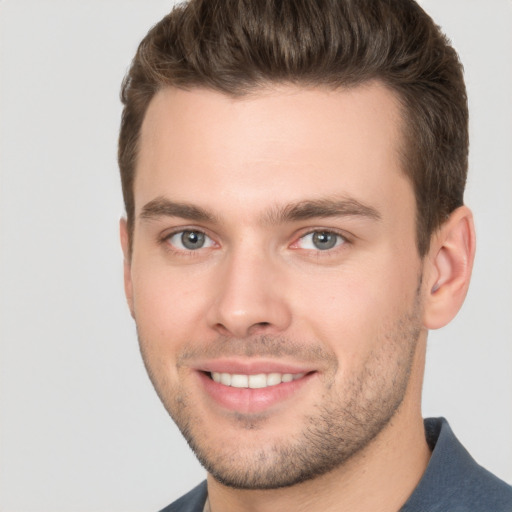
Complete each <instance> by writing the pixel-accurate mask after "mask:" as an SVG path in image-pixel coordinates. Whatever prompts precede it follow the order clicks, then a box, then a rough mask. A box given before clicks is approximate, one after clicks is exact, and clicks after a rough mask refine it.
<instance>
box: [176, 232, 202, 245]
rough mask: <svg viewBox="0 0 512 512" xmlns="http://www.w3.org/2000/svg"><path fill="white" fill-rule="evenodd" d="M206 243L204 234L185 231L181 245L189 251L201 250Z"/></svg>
mask: <svg viewBox="0 0 512 512" xmlns="http://www.w3.org/2000/svg"><path fill="white" fill-rule="evenodd" d="M204 241H205V240H204V233H201V232H200V231H183V233H182V235H181V243H182V244H183V246H184V247H186V248H187V249H200V248H201V247H202V246H203V245H204Z"/></svg>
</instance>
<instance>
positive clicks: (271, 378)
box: [267, 373, 281, 386]
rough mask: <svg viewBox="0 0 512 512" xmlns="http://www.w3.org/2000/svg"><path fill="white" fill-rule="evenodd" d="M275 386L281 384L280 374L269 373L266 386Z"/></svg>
mask: <svg viewBox="0 0 512 512" xmlns="http://www.w3.org/2000/svg"><path fill="white" fill-rule="evenodd" d="M277 384H281V374H280V373H269V374H268V375H267V386H276V385H277Z"/></svg>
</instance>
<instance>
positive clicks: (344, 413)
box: [139, 294, 421, 489]
mask: <svg viewBox="0 0 512 512" xmlns="http://www.w3.org/2000/svg"><path fill="white" fill-rule="evenodd" d="M418 297H419V294H418V295H417V296H416V300H415V301H414V304H413V306H412V307H411V311H409V312H407V313H404V314H403V315H402V316H400V317H399V318H398V319H396V320H395V322H394V324H393V325H389V326H388V328H387V329H386V331H385V332H383V333H382V334H381V335H380V336H379V338H380V339H379V340H378V343H376V344H375V349H374V350H373V351H372V352H370V354H369V355H368V357H367V358H366V361H364V364H363V365H362V366H361V367H360V368H359V370H358V372H356V373H355V374H352V375H349V376H347V377H346V378H345V379H344V380H343V382H342V384H343V385H342V387H339V385H338V386H337V376H338V360H337V358H336V356H335V354H334V353H333V352H332V351H330V350H329V349H327V348H325V347H323V346H322V345H321V344H319V343H318V342H311V343H298V342H296V341H294V340H290V339H286V338H284V337H276V336H268V335H267V336H258V337H254V338H251V339H250V340H249V339H244V340H239V339H233V338H224V339H223V340H219V341H218V342H213V343H209V344H202V345H201V344H197V343H196V344H194V343H192V342H191V343H190V344H188V345H187V347H186V348H185V349H184V350H183V351H182V352H181V354H180V356H179V357H178V362H177V366H178V368H180V367H185V366H186V364H187V362H188V361H190V360H193V359H194V358H195V357H197V356H201V357H203V358H205V359H209V358H212V359H213V358H215V357H235V356H244V357H249V358H250V357H270V358H274V359H279V358H280V357H284V356H287V357H288V358H294V359H295V360H297V361H301V362H311V363H314V364H315V365H316V366H315V367H321V368H324V369H325V370H324V371H322V372H321V378H322V380H323V384H324V390H325V392H324V393H323V394H322V396H319V397H318V400H317V403H316V406H315V407H314V408H312V410H310V411H308V413H307V414H304V415H303V417H302V421H301V429H300V433H298V434H296V435H293V436H286V437H284V438H283V437H279V438H277V439H270V440H269V441H268V442H267V443H265V444H260V445H257V446H256V447H251V449H249V450H247V449H245V447H244V446H243V440H242V441H241V443H240V442H238V443H237V442H235V441H234V442H233V443H222V446H219V444H218V443H216V442H213V441H212V440H211V439H209V438H208V436H205V435H204V432H205V431H206V430H207V428H206V424H205V422H206V421H207V420H205V419H204V417H203V416H201V414H200V412H201V411H198V404H197V403H196V404H195V403H194V401H193V399H192V397H191V396H190V394H189V393H188V392H187V390H186V388H185V386H180V385H179V384H171V383H170V382H169V381H168V379H166V374H165V372H164V371H156V370H155V364H154V363H155V361H156V360H157V357H156V355H155V354H152V353H151V350H150V349H149V348H148V347H149V345H148V344H147V343H146V340H144V339H143V338H142V336H141V333H139V342H140V346H141V353H142V356H143V359H144V363H145V365H146V369H147V370H148V374H149V376H150V378H151V381H152V382H153V385H154V387H155V390H156V391H157V393H158V395H159V397H160V399H161V400H162V403H163V404H164V406H165V407H166V409H167V411H168V412H169V414H170V415H171V416H172V418H173V420H174V421H175V423H176V424H177V426H178V428H179V429H180V430H181V432H182V434H183V436H184V437H185V439H186V441H187V442H188V444H189V446H190V447H191V449H192V450H193V451H194V453H195V454H196V456H197V458H198V460H199V461H200V462H201V464H202V465H203V466H204V467H205V468H206V470H207V471H208V473H210V474H211V475H212V476H213V477H214V478H215V479H216V480H217V481H219V482H220V483H222V484H224V485H226V486H229V487H233V488H237V489H277V488H281V487H288V486H292V485H296V484H298V483H301V482H304V481H306V480H310V479H313V478H315V477H318V476H320V475H324V474H326V473H328V472H330V471H332V470H334V469H335V468H338V467H340V466H342V465H343V464H345V463H346V462H347V461H348V460H349V459H351V458H352V457H353V456H354V455H355V454H357V453H359V452H361V451H362V450H363V449H364V448H365V447H367V446H368V445H369V444H370V443H371V442H372V441H373V440H374V439H375V438H376V437H377V436H378V435H379V433H380V432H381V431H382V430H383V429H384V428H385V427H386V426H387V425H388V424H389V422H390V421H391V419H392V418H393V416H394V415H395V414H396V412H397V411H398V410H399V408H400V405H401V404H402V402H403V400H404V397H405V394H406V391H407V388H408V384H409V380H410V375H411V371H412V367H413V362H414V356H415V351H416V347H417V344H418V339H419V335H420V332H421V322H420V318H421V313H420V311H421V307H420V304H419V299H418ZM232 420H233V421H234V422H236V423H237V425H238V427H239V428H240V429H241V430H245V431H257V430H260V431H264V429H265V422H266V421H267V416H266V414H265V413H261V414H252V415H250V414H242V413H238V414H233V416H232ZM210 428H211V425H210Z"/></svg>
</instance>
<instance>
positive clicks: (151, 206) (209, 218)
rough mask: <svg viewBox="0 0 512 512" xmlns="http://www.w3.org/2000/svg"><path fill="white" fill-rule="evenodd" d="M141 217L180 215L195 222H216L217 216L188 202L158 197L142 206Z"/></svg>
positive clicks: (148, 218) (150, 218)
mask: <svg viewBox="0 0 512 512" xmlns="http://www.w3.org/2000/svg"><path fill="white" fill-rule="evenodd" d="M139 217H140V218H141V219H147V220H153V219H156V218H159V217H180V218H182V219H188V220H191V221H195V222H215V220H216V217H215V215H212V214H211V213H210V212H208V211H207V210H205V209H203V208H201V207H199V206H195V205H192V204H188V203H177V202H174V201H171V200H169V199H166V198H165V197H157V198H156V199H153V200H152V201H150V202H149V203H147V204H146V205H144V207H143V208H142V210H141V212H140V215H139Z"/></svg>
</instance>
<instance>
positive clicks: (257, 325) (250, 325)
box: [209, 241, 291, 337]
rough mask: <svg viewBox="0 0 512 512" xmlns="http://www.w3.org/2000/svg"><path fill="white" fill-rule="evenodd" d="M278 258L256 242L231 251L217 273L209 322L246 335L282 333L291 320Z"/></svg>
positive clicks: (223, 328) (240, 334) (229, 331)
mask: <svg viewBox="0 0 512 512" xmlns="http://www.w3.org/2000/svg"><path fill="white" fill-rule="evenodd" d="M277 260H278V258H277V257H276V256H275V255H273V254H272V253H271V252H270V251H265V250H263V249H262V248H261V247H258V245H257V244H255V243H254V242H252V243H251V242H250V241H246V243H240V244H238V245H237V247H236V248H233V249H232V250H231V251H228V253H227V254H226V258H225V259H224V261H223V262H222V266H221V269H219V275H218V276H217V290H215V293H214V300H213V303H212V306H211V309H210V312H209V323H210V325H211V326H212V327H213V328H215V329H217V330H218V331H221V332H222V334H226V335H230V336H236V337H244V336H248V335H251V334H255V333H256V332H258V331H261V332H279V331H282V330H284V329H286V328H287V327H288V325H289V323H290V321H291V312H290V309H289V305H288V303H287V300H286V297H285V294H284V291H285V290H284V288H285V287H283V286H282V285H281V284H282V283H281V281H282V273H281V272H279V262H278V261H277Z"/></svg>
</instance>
